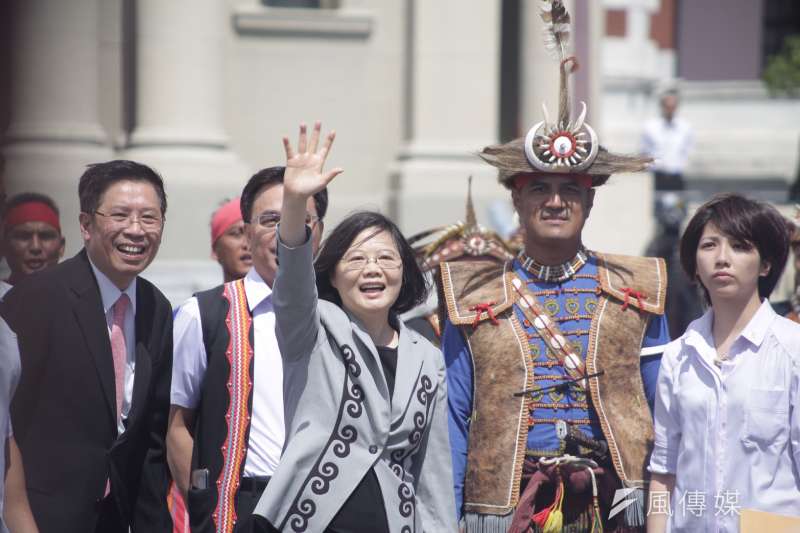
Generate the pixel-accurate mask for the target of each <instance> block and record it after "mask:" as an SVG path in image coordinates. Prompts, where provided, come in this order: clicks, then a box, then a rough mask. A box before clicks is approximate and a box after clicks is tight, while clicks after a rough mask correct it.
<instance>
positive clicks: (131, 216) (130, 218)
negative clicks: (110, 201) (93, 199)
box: [92, 209, 167, 231]
mask: <svg viewBox="0 0 800 533" xmlns="http://www.w3.org/2000/svg"><path fill="white" fill-rule="evenodd" d="M92 213H93V214H95V215H100V216H101V217H105V218H108V219H110V220H111V221H112V222H113V223H114V224H116V225H118V226H120V227H124V228H129V227H131V226H133V225H134V223H136V222H138V223H139V226H140V227H141V228H142V229H146V230H150V231H153V230H160V229H163V228H164V223H165V222H166V221H167V217H166V216H164V215H158V217H153V218H157V220H158V225H157V226H150V225H149V224H145V223H144V222H143V221H142V217H143V216H144V215H142V214H141V213H140V214H139V215H138V216H136V215H135V213H132V212H131V213H128V214H127V215H125V220H115V219H114V217H115V216H121V215H122V213H103V212H102V211H99V210H97V209H95V210H94V211H93V212H92Z"/></svg>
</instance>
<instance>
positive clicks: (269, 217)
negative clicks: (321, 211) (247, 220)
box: [255, 213, 320, 231]
mask: <svg viewBox="0 0 800 533" xmlns="http://www.w3.org/2000/svg"><path fill="white" fill-rule="evenodd" d="M280 221H281V215H280V214H278V213H261V214H260V215H258V216H257V217H256V218H255V223H256V224H258V225H259V226H261V227H262V228H264V229H268V230H270V231H272V230H274V229H275V228H277V227H278V223H279V222H280ZM319 221H320V218H319V217H318V216H316V215H309V214H306V226H309V227H310V228H312V229H313V228H314V226H316V225H317V222H319Z"/></svg>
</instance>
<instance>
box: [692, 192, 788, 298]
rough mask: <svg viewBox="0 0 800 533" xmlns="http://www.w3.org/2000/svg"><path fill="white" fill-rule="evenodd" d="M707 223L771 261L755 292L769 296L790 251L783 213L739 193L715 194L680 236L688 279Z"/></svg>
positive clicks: (695, 265) (694, 271)
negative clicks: (745, 243)
mask: <svg viewBox="0 0 800 533" xmlns="http://www.w3.org/2000/svg"><path fill="white" fill-rule="evenodd" d="M709 223H711V224H714V226H716V227H717V228H718V229H719V230H720V231H721V232H722V233H724V234H725V235H727V236H728V237H729V238H732V239H736V240H738V241H742V242H747V243H750V244H752V245H753V246H755V247H756V249H757V250H758V254H759V255H760V256H761V260H762V261H766V262H767V263H769V264H770V269H769V273H768V274H767V275H766V276H763V277H760V278H759V279H758V295H759V296H760V297H761V298H768V297H769V295H770V294H772V291H773V289H775V286H776V285H777V284H778V280H779V279H780V277H781V274H782V273H783V270H784V268H786V258H787V257H788V255H789V237H790V235H789V230H788V228H787V226H786V221H785V219H784V217H783V216H781V214H780V213H778V211H777V210H776V209H775V208H774V207H772V206H771V205H769V204H766V203H763V202H758V201H756V200H751V199H750V198H746V197H744V196H742V195H740V194H735V193H726V194H720V195H717V196H715V197H714V198H712V199H711V200H709V201H708V202H706V203H705V204H703V205H702V206H700V208H699V209H698V210H697V212H696V213H695V214H694V216H693V217H692V219H691V220H690V221H689V224H688V225H687V226H686V231H684V232H683V237H681V244H680V254H681V265H682V266H683V270H684V271H685V272H686V274H687V275H688V276H689V278H690V279H696V277H697V246H698V244H699V243H700V237H701V236H702V235H703V230H704V229H705V227H706V225H707V224H709ZM700 285H701V286H702V283H701V284H700ZM703 291H704V293H705V298H706V302H707V303H711V300H710V298H709V295H708V290H706V288H705V287H703Z"/></svg>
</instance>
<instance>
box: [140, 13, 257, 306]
mask: <svg viewBox="0 0 800 533" xmlns="http://www.w3.org/2000/svg"><path fill="white" fill-rule="evenodd" d="M135 17H136V21H135V46H136V76H135V77H136V103H135V110H136V115H135V120H134V129H133V132H132V133H131V136H130V141H129V145H128V147H127V149H126V150H125V151H124V153H125V157H127V158H129V159H134V160H137V161H140V162H143V163H146V164H148V165H152V166H153V167H154V168H155V169H156V170H157V171H158V172H159V173H160V174H161V175H162V177H163V178H164V183H165V186H166V190H167V195H168V197H169V209H168V211H167V222H166V226H165V230H164V239H163V242H162V246H161V251H160V252H159V255H158V258H157V260H156V261H155V263H154V264H153V267H152V273H151V277H155V278H156V279H157V281H158V282H159V283H161V285H163V288H164V290H165V292H166V293H167V296H171V295H172V294H187V293H190V291H191V290H196V289H197V288H199V287H202V286H211V285H213V284H216V283H219V282H220V279H221V278H218V277H217V276H218V275H217V274H216V272H217V269H215V268H211V262H210V260H209V255H210V237H209V229H208V228H209V220H210V217H211V213H212V212H213V211H214V209H215V208H216V207H217V206H218V204H219V203H220V201H221V200H222V199H223V198H225V197H233V196H237V195H239V194H240V193H241V190H242V187H243V186H244V184H245V183H246V181H247V179H248V178H249V177H250V172H249V170H248V169H247V168H246V167H245V166H244V165H243V164H242V162H241V161H240V160H239V158H238V157H237V156H236V155H235V154H234V153H233V152H231V151H230V149H229V148H228V139H227V135H226V133H225V127H224V124H223V92H224V89H225V86H224V80H225V79H226V77H225V70H224V65H223V60H224V50H225V47H226V42H225V29H226V28H227V27H228V25H229V21H230V15H229V13H228V7H227V3H226V2H220V1H219V0H170V1H169V2H164V1H162V0H139V1H138V2H137V3H136V15H135ZM212 278H213V279H212Z"/></svg>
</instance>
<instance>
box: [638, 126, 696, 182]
mask: <svg viewBox="0 0 800 533" xmlns="http://www.w3.org/2000/svg"><path fill="white" fill-rule="evenodd" d="M693 137H694V136H693V134H692V127H691V126H690V125H689V123H688V122H686V121H685V120H681V119H680V118H677V117H676V118H673V119H672V122H667V121H666V120H665V119H664V118H663V117H659V118H656V119H653V120H650V121H648V122H647V124H646V125H645V128H644V134H643V135H642V151H643V152H644V153H646V154H647V155H649V156H651V157H653V158H654V159H655V162H654V163H653V169H654V170H659V171H662V172H668V173H674V174H683V172H684V170H685V169H686V164H687V163H688V161H689V152H690V151H691V149H692V145H693V144H694V139H693Z"/></svg>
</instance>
